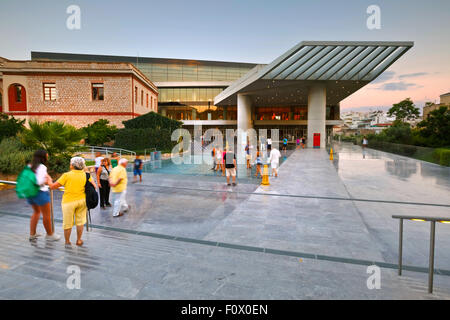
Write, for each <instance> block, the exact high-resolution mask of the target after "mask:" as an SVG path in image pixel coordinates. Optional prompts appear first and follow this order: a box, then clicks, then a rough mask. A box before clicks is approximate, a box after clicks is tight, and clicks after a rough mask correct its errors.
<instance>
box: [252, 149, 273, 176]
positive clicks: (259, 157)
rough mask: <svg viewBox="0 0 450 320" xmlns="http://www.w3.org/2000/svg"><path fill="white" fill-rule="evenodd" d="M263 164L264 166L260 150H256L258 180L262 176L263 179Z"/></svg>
mask: <svg viewBox="0 0 450 320" xmlns="http://www.w3.org/2000/svg"><path fill="white" fill-rule="evenodd" d="M269 150H270V149H269ZM262 164H263V162H262V158H261V152H260V151H259V150H256V172H255V177H257V178H258V175H261V177H262V175H263V174H262V170H261V166H262Z"/></svg>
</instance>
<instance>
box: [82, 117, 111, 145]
mask: <svg viewBox="0 0 450 320" xmlns="http://www.w3.org/2000/svg"><path fill="white" fill-rule="evenodd" d="M81 130H82V131H83V132H84V133H85V135H86V143H87V144H89V145H93V146H101V145H103V144H105V143H106V142H109V141H111V140H113V139H114V136H115V135H116V134H117V127H116V126H114V125H109V121H108V120H106V119H100V120H98V121H95V122H94V123H92V124H89V125H88V126H86V127H84V128H82V129H81Z"/></svg>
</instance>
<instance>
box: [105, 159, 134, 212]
mask: <svg viewBox="0 0 450 320" xmlns="http://www.w3.org/2000/svg"><path fill="white" fill-rule="evenodd" d="M127 164H128V160H127V159H125V158H122V159H120V160H119V165H118V166H117V167H115V168H113V169H112V171H111V174H110V176H109V184H110V186H111V188H112V194H113V206H114V207H113V217H120V216H123V214H124V212H126V211H128V210H129V206H128V204H127V200H126V196H127V183H128V178H127V170H126V167H127Z"/></svg>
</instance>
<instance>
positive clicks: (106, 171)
mask: <svg viewBox="0 0 450 320" xmlns="http://www.w3.org/2000/svg"><path fill="white" fill-rule="evenodd" d="M47 162H48V153H47V152H46V151H44V150H38V151H36V152H35V153H34V155H33V159H32V161H31V163H30V164H29V165H28V166H27V168H28V169H31V171H32V172H33V173H34V176H35V182H34V183H35V184H37V185H38V186H39V191H38V193H37V194H36V195H33V196H30V197H27V202H28V204H30V205H31V206H32V208H33V214H32V216H31V219H30V237H29V240H30V241H35V240H36V239H37V238H38V237H39V236H41V234H39V233H37V232H36V228H37V224H38V221H39V218H40V215H41V214H42V217H43V219H42V220H43V224H44V228H45V231H46V233H47V234H46V236H45V239H46V240H48V241H58V240H59V239H61V236H60V235H58V234H56V233H55V232H54V230H53V228H52V222H51V209H50V201H51V199H50V191H49V190H50V189H52V190H55V189H58V188H61V187H64V194H63V197H62V201H61V208H62V215H63V230H64V238H65V244H66V246H68V247H70V246H71V245H72V244H71V241H70V235H71V232H72V228H73V227H74V226H76V231H77V241H76V245H77V246H82V245H83V240H82V239H81V237H82V234H83V227H84V225H85V224H86V219H87V210H88V208H87V204H86V202H87V199H86V191H85V190H86V185H87V184H88V183H91V184H92V186H93V187H94V188H95V189H98V191H99V192H98V193H99V194H100V197H99V199H100V208H101V209H102V210H106V207H113V213H112V215H113V217H120V216H122V215H124V213H125V212H127V211H128V210H129V208H130V206H129V205H128V204H127V201H126V189H127V183H128V179H127V172H126V167H127V164H128V160H127V159H125V158H120V157H118V156H117V154H116V153H113V155H112V157H111V159H109V158H107V157H102V156H101V154H100V153H97V155H96V158H95V174H96V179H93V177H92V176H91V175H90V174H89V173H88V172H87V170H86V163H85V160H84V159H83V158H82V157H73V158H71V160H70V171H69V172H66V173H64V174H63V175H62V176H61V177H60V178H59V179H58V180H57V181H55V182H54V181H53V179H52V178H51V176H50V175H49V174H48V172H47V166H46V164H47ZM142 164H143V162H142V160H141V159H140V158H139V156H136V159H135V160H134V170H133V171H134V177H135V178H134V182H136V181H137V176H138V175H139V177H140V182H142ZM27 168H26V169H27ZM19 177H20V176H19ZM19 183H20V179H18V184H19ZM111 191H112V202H113V204H111V203H110V201H109V197H110V192H111Z"/></svg>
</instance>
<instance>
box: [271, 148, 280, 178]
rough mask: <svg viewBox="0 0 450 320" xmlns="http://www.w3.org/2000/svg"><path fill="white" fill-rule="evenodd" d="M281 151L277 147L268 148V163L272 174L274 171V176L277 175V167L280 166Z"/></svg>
mask: <svg viewBox="0 0 450 320" xmlns="http://www.w3.org/2000/svg"><path fill="white" fill-rule="evenodd" d="M280 158H281V153H280V151H278V150H277V148H273V149H272V150H270V156H269V163H270V167H271V168H272V176H273V174H274V173H275V177H278V167H279V166H280Z"/></svg>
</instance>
